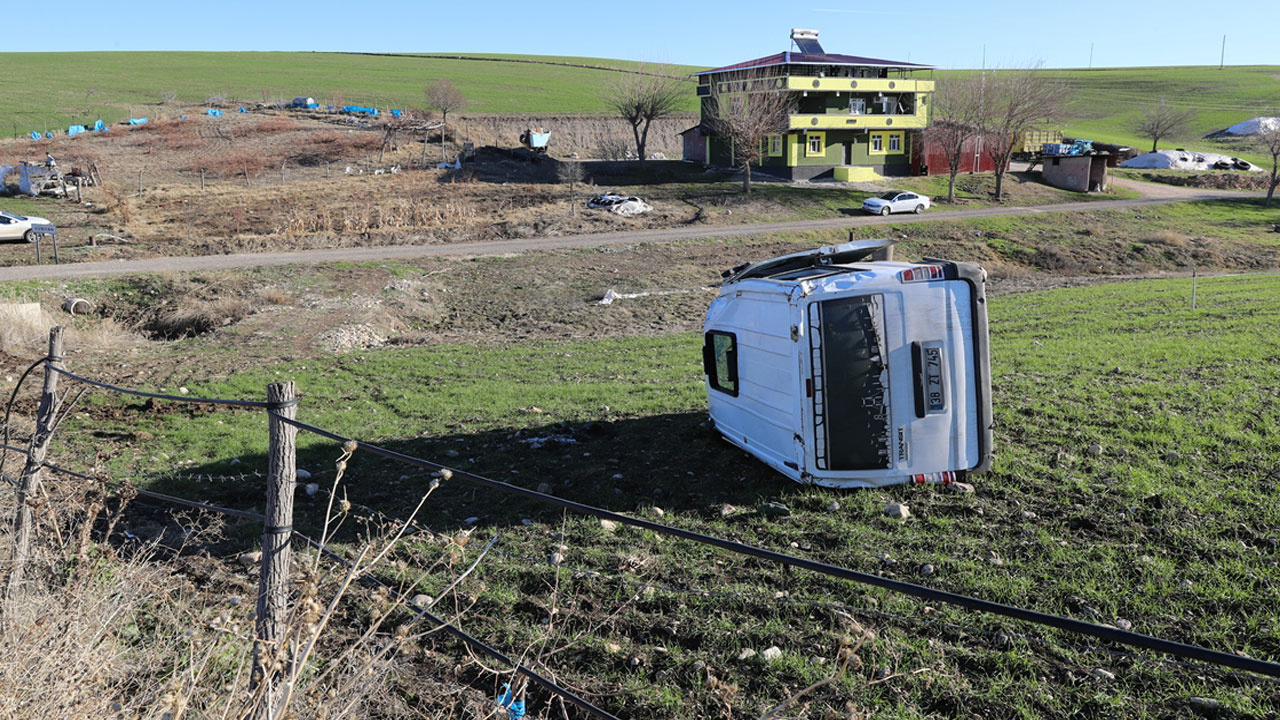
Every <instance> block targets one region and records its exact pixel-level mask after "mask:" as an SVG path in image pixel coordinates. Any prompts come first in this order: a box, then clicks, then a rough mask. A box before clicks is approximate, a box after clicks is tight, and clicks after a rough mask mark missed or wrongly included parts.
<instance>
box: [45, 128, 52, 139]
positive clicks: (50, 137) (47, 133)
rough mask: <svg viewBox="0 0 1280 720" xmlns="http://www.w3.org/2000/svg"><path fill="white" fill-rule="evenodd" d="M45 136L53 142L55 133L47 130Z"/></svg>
mask: <svg viewBox="0 0 1280 720" xmlns="http://www.w3.org/2000/svg"><path fill="white" fill-rule="evenodd" d="M44 136H45V137H46V138H48V139H50V140H52V139H53V131H52V130H45V131H44Z"/></svg>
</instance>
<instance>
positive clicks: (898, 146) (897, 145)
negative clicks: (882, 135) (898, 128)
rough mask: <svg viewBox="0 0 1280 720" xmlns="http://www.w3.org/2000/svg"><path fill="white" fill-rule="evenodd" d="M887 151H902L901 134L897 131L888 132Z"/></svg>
mask: <svg viewBox="0 0 1280 720" xmlns="http://www.w3.org/2000/svg"><path fill="white" fill-rule="evenodd" d="M889 152H891V153H896V152H902V135H900V134H899V133H889Z"/></svg>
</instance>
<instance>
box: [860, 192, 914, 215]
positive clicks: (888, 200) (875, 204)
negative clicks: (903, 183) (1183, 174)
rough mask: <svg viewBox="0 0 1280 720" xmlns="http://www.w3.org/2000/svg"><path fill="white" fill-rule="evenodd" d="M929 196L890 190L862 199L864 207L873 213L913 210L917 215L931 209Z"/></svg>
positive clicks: (886, 213) (884, 213)
mask: <svg viewBox="0 0 1280 720" xmlns="http://www.w3.org/2000/svg"><path fill="white" fill-rule="evenodd" d="M929 204H930V203H929V198H928V196H926V195H919V194H916V193H913V192H907V191H905V190H890V191H889V192H887V193H881V194H880V195H879V196H878V197H873V198H867V199H866V200H863V201H862V209H863V210H866V211H867V212H869V213H871V214H873V215H888V214H889V213H896V212H913V213H915V214H917V215H919V214H920V213H922V212H924V211H925V210H928V209H929Z"/></svg>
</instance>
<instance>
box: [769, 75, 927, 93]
mask: <svg viewBox="0 0 1280 720" xmlns="http://www.w3.org/2000/svg"><path fill="white" fill-rule="evenodd" d="M785 80H786V86H787V89H788V90H810V91H813V90H816V91H818V92H840V91H845V92H847V91H851V90H852V91H857V92H894V93H931V92H933V88H934V81H933V80H903V79H902V78H849V77H822V78H819V77H796V76H794V75H792V76H791V77H788V78H785Z"/></svg>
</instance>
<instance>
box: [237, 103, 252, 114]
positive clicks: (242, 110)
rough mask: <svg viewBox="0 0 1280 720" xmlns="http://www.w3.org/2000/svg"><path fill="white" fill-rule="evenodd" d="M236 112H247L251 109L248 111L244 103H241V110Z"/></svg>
mask: <svg viewBox="0 0 1280 720" xmlns="http://www.w3.org/2000/svg"><path fill="white" fill-rule="evenodd" d="M236 112H242V113H247V112H249V111H248V110H245V109H244V106H243V105H241V106H240V109H239V110H237V111H236Z"/></svg>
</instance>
